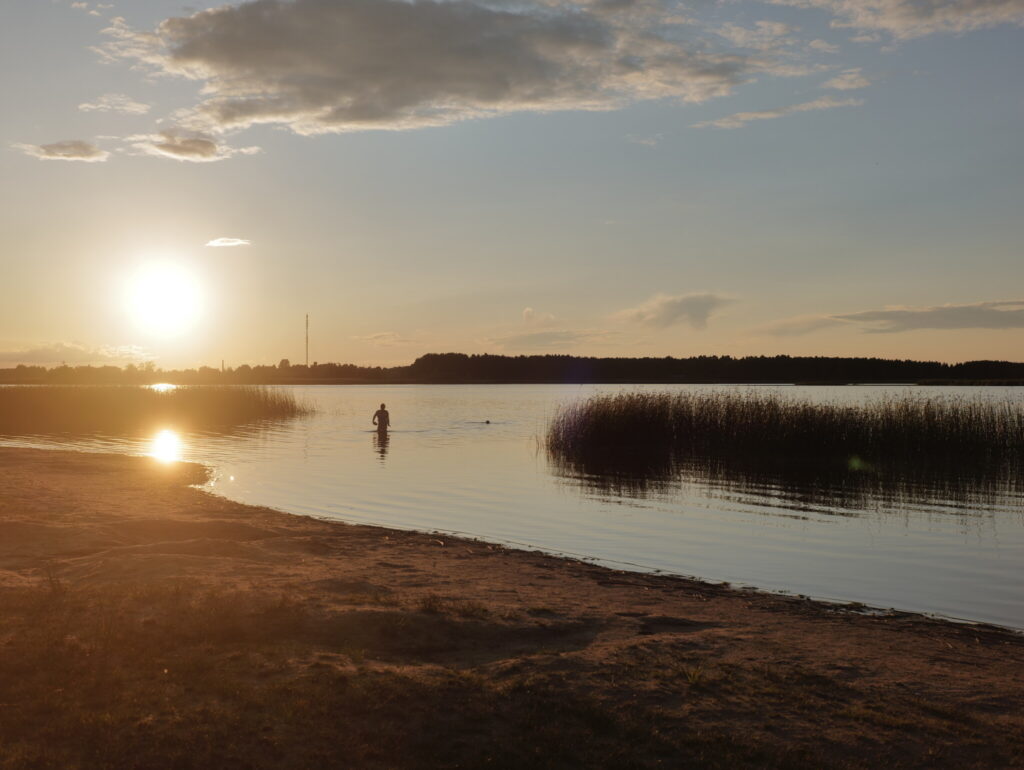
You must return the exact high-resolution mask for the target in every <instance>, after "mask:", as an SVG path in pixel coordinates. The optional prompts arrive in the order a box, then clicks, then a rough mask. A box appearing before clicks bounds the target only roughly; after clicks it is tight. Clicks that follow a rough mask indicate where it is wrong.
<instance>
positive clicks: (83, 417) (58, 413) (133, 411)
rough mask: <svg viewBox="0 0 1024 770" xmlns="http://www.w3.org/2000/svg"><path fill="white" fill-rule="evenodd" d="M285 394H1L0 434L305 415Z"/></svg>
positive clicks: (113, 390) (102, 389) (61, 390)
mask: <svg viewBox="0 0 1024 770" xmlns="http://www.w3.org/2000/svg"><path fill="white" fill-rule="evenodd" d="M310 411H311V409H310V407H308V406H306V405H304V404H300V403H299V402H298V401H296V399H295V397H294V396H293V395H292V394H291V393H288V392H287V391H282V390H275V389H272V388H266V387H262V386H255V385H254V386H197V387H179V388H173V389H170V390H166V391H160V390H156V389H152V388H145V387H135V386H109V387H108V386H67V387H62V386H19V387H10V388H0V433H4V434H8V435H23V434H40V433H70V434H86V433H108V434H132V435H148V434H149V433H151V432H153V431H154V430H158V429H160V428H163V427H167V426H173V427H174V428H175V429H176V430H180V431H202V430H223V429H230V428H236V427H240V426H243V425H249V424H253V423H258V422H263V421H268V420H281V419H287V418H290V417H297V416H301V415H304V414H308V413H309V412H310Z"/></svg>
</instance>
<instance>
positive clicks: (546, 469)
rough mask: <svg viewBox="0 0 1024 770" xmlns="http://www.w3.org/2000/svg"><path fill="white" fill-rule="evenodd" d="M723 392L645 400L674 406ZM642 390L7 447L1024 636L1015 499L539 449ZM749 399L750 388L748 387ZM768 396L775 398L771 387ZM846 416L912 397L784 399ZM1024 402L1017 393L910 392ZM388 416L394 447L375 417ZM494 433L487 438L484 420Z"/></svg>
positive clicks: (297, 509) (813, 391)
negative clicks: (600, 465) (46, 450)
mask: <svg viewBox="0 0 1024 770" xmlns="http://www.w3.org/2000/svg"><path fill="white" fill-rule="evenodd" d="M702 387H703V388H710V387H718V388H723V387H725V386H650V387H649V388H648V389H652V390H674V389H692V388H702ZM638 389H641V388H638V387H637V386H628V387H619V386H552V385H491V386H477V385H473V386H469V385H466V386H463V385H447V386H444V385H441V386H424V385H416V386H337V387H335V386H326V387H325V386H316V387H296V388H293V389H292V390H293V391H294V392H295V394H296V395H297V397H298V398H299V399H301V400H305V401H308V402H311V403H313V404H315V405H316V406H317V408H318V410H319V411H318V413H317V414H316V415H315V416H313V417H310V418H303V419H300V420H296V421H293V422H290V423H287V424H285V425H283V426H280V427H277V428H274V429H271V430H262V431H257V432H251V433H249V434H247V435H236V436H223V435H205V434H204V435H181V434H178V433H176V432H174V426H168V429H167V431H166V432H163V433H161V434H159V435H158V436H146V437H137V438H135V439H131V440H129V439H123V438H102V437H94V438H91V439H89V440H81V439H76V440H70V439H61V438H42V437H36V438H31V439H22V440H20V441H12V440H6V441H4V443H8V444H10V443H19V444H31V445H50V446H52V445H53V444H55V443H56V444H58V445H61V446H65V447H73V448H79V449H89V450H113V451H119V452H132V453H147V454H156V455H158V456H162V457H165V458H168V459H173V458H181V459H188V460H197V461H200V462H203V463H207V464H209V465H211V466H212V467H213V468H214V469H215V474H214V478H213V480H212V481H211V482H210V488H211V489H212V490H213V491H214V492H216V493H218V494H221V495H224V496H226V497H229V498H231V499H234V500H239V501H241V502H246V503H254V504H260V505H267V506H271V507H274V508H279V509H282V510H286V511H292V512H294V513H302V514H310V515H314V516H320V517H325V518H331V519H340V520H344V521H351V522H361V523H370V524H383V525H387V526H391V527H399V528H410V529H420V530H438V531H443V532H453V533H459V534H466V535H472V536H476V537H480V538H483V539H486V540H490V541H498V542H504V543H511V544H517V545H522V546H528V547H535V548H540V549H543V550H546V551H551V552H555V553H564V554H571V555H576V556H585V557H589V558H592V559H595V560H597V561H599V562H601V563H605V564H609V565H612V566H618V567H620V568H627V569H637V570H663V571H665V572H672V573H678V574H683V575H693V576H697V577H701V578H705V579H709V580H714V581H729V582H732V583H735V584H742V585H750V586H756V587H759V588H764V589H770V590H774V591H789V592H792V593H798V594H807V595H810V596H815V597H824V598H831V599H840V600H848V601H859V602H864V603H865V604H869V605H873V606H878V607H883V608H888V607H895V608H897V609H904V610H914V611H923V612H931V613H937V614H941V615H945V616H949V617H955V618H964V619H971V620H981V621H987V622H993V623H1000V624H1003V625H1009V626H1014V627H1018V628H1024V601H1022V597H1024V505H1022V502H1024V501H1022V498H1021V497H1020V495H1019V494H1010V493H1008V492H1005V493H1002V494H993V493H991V490H989V491H988V492H987V493H985V494H972V493H970V492H967V493H965V494H963V495H958V496H951V495H950V494H949V492H948V490H946V491H943V490H942V489H941V488H940V487H939V486H934V487H931V486H929V484H928V483H927V482H921V481H920V480H917V481H916V482H915V484H914V485H913V486H912V487H908V488H906V489H900V490H885V489H872V490H868V491H866V492H865V491H864V490H857V491H856V492H855V493H853V494H851V493H850V491H849V490H845V491H843V490H833V489H830V488H829V486H828V482H827V480H826V481H822V480H820V479H816V480H811V481H807V480H804V481H800V482H799V483H797V482H796V481H789V480H786V479H772V478H760V479H750V478H745V479H744V478H740V479H737V478H728V477H714V476H712V477H708V476H706V475H703V476H702V475H692V476H686V475H684V476H682V477H679V478H677V479H675V480H674V481H673V483H669V484H659V485H654V486H643V485H640V486H637V485H632V484H621V483H608V482H607V481H604V480H601V479H594V478H588V477H581V476H573V475H566V474H565V472H560V471H558V470H557V469H555V468H554V467H553V466H552V465H551V464H550V463H549V462H548V459H547V457H546V454H545V452H544V450H543V449H542V447H541V437H542V436H543V434H544V431H545V428H546V425H547V421H548V419H549V418H550V416H551V415H552V414H553V412H554V410H555V409H556V407H557V406H558V404H560V403H564V402H567V401H571V400H574V399H578V398H585V397H586V396H588V395H591V394H594V393H598V392H609V391H617V390H638ZM743 389H747V388H746V387H744V388H743ZM762 389H764V388H762ZM771 389H773V390H779V391H781V392H783V393H784V394H791V395H794V396H801V397H808V398H813V399H815V400H827V401H838V402H850V401H860V400H866V399H870V398H872V397H876V396H878V395H881V394H882V393H898V392H901V391H903V390H905V389H904V388H899V387H892V386H885V387H855V388H854V387H847V388H830V387H778V388H774V387H773V388H771ZM915 390H916V391H918V392H922V391H924V392H935V393H938V394H941V395H943V396H953V395H958V394H962V395H964V396H966V397H969V398H975V397H979V396H993V397H1000V398H1005V397H1007V396H1009V397H1011V398H1015V399H1019V398H1021V397H1022V396H1021V391H1020V390H1013V389H998V388H987V389H982V388H970V389H968V388H964V389H958V388H936V389H926V388H915ZM381 401H385V402H387V405H388V409H389V410H390V412H391V418H392V428H393V430H392V433H391V434H390V436H389V438H388V439H387V440H386V441H385V442H383V443H382V442H381V441H380V440H379V439H378V436H377V433H376V431H374V430H373V429H372V427H371V425H370V417H371V416H372V414H373V412H374V410H375V409H376V408H377V406H378V404H379V403H380V402H381ZM488 420H489V421H490V422H489V423H488V422H487V421H488Z"/></svg>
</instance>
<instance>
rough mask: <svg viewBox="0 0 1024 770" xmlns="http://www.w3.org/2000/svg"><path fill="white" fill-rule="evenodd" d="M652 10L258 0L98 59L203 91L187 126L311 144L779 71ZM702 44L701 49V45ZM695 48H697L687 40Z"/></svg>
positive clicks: (118, 29)
mask: <svg viewBox="0 0 1024 770" xmlns="http://www.w3.org/2000/svg"><path fill="white" fill-rule="evenodd" d="M655 8H657V6H656V5H655V4H647V3H630V2H624V3H613V2H591V3H589V4H585V3H584V4H573V3H568V2H565V3H564V4H560V3H559V0H545V1H544V2H530V0H526V2H522V3H514V4H513V3H505V4H502V3H497V4H483V3H482V2H472V1H471V0H449V1H448V2H430V1H429V0H409V1H407V0H347V1H346V2H344V3H339V2H329V1H328V0H290V1H286V0H252V1H251V2H244V3H240V4H236V5H223V6H220V7H217V8H213V9H210V10H206V11H201V12H198V13H195V14H193V15H191V16H186V17H175V18H169V19H166V20H165V21H163V22H162V23H161V24H159V25H158V27H157V28H156V30H155V31H153V32H144V31H139V30H135V29H132V28H131V27H129V26H128V25H127V23H126V22H125V21H124V20H123V19H121V18H117V19H114V20H113V22H112V24H111V26H110V27H108V28H107V29H106V30H105V32H106V34H107V36H108V41H107V43H106V44H105V45H103V46H100V47H99V49H98V51H99V52H100V53H101V54H102V55H103V56H104V57H106V58H107V59H110V60H122V61H129V62H132V63H134V64H135V65H139V66H143V67H148V68H151V69H153V70H155V71H156V72H157V73H158V74H163V75H174V76H179V77H183V78H187V79H190V80H194V81H197V82H199V83H201V84H202V93H203V94H204V98H203V100H202V101H201V102H200V103H199V104H198V105H196V107H195V108H194V109H192V110H191V112H190V113H189V114H188V115H186V116H180V117H181V119H180V120H179V123H180V124H181V125H185V126H187V127H188V128H190V129H193V130H196V131H205V132H208V133H219V132H224V131H230V130H235V129H242V128H246V127H249V126H252V125H255V124H259V123H272V124H279V125H283V126H286V127H288V128H290V129H291V130H292V131H294V132H296V133H299V134H320V133H337V132H345V131H358V130H366V129H395V130H398V129H409V128H416V127H421V126H437V125H445V124H450V123H453V122H456V121H459V120H464V119H468V118H480V117H486V116H495V115H500V114H505V113H510V112H516V111H532V112H546V111H553V110H570V109H573V110H578V109H582V110H607V109H615V108H618V107H621V106H624V105H626V104H628V103H630V102H634V101H639V100H649V99H661V98H672V99H676V100H679V101H684V102H700V101H704V100H706V99H709V98H711V97H715V96H721V95H725V94H728V93H731V92H732V90H733V89H734V88H735V87H736V86H737V85H739V84H741V83H744V82H747V81H748V80H750V79H751V77H752V76H753V75H754V74H756V73H758V72H763V71H769V70H771V68H772V66H773V65H772V64H771V63H770V62H767V61H762V60H759V59H757V58H753V57H750V56H746V55H738V54H735V53H729V52H720V51H715V50H712V49H711V47H710V46H709V44H708V41H706V40H697V39H690V38H689V37H687V36H684V35H680V34H678V33H673V32H671V31H667V30H666V29H665V28H662V26H660V25H659V24H658V23H657V22H658V19H659V18H660V17H661V16H662V15H664V14H663V13H661V12H659V11H657V10H654V9H655ZM694 37H695V36H694ZM684 38H685V39H684Z"/></svg>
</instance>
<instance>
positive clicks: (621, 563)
mask: <svg viewBox="0 0 1024 770" xmlns="http://www.w3.org/2000/svg"><path fill="white" fill-rule="evenodd" d="M8 449H10V450H18V451H20V450H27V451H30V452H35V451H43V452H67V453H70V454H88V455H111V456H117V457H129V458H145V459H150V458H152V455H151V454H149V453H148V452H143V451H139V452H137V453H131V454H130V453H125V452H120V451H114V450H113V449H110V448H106V447H103V448H92V449H90V448H86V447H67V446H66V445H61V444H55V445H52V446H51V445H47V444H45V443H42V444H39V445H31V444H26V445H24V446H19V445H16V444H2V443H0V452H3V451H5V450H8ZM174 462H176V463H178V464H182V465H195V466H198V467H200V468H202V469H203V472H204V474H205V475H204V478H203V480H202V481H201V482H200V483H197V484H195V485H193V486H194V488H195V489H197V490H200V491H202V492H204V493H206V494H209V495H211V496H213V497H216V498H218V499H222V500H225V501H227V502H230V503H234V504H237V505H241V506H246V507H254V508H265V509H267V510H272V511H275V512H277V513H281V514H284V515H287V516H296V517H299V518H307V519H311V520H314V521H319V522H324V523H327V524H331V523H336V524H342V525H346V526H354V527H370V528H377V529H382V530H388V531H394V532H401V533H412V534H422V535H425V536H430V537H437V536H443V537H447V538H455V539H458V540H461V541H466V542H469V543H476V544H478V545H483V546H488V545H493V546H498V547H501V548H507V549H510V550H514V551H522V552H524V553H542V554H545V555H547V556H550V557H552V558H556V559H565V560H567V561H574V562H580V563H582V564H589V565H592V566H596V567H602V568H605V569H609V570H613V571H622V572H628V573H634V574H638V575H651V576H654V577H665V578H677V579H680V580H685V581H690V582H694V583H699V584H701V585H707V586H714V587H722V588H732V589H734V590H738V591H743V592H756V593H758V594H766V595H768V596H774V597H778V598H788V599H793V600H798V601H806V600H810V601H812V602H815V603H817V604H821V605H824V606H827V607H835V608H837V610H838V611H849V612H855V613H859V614H864V615H874V616H892V617H910V616H914V617H919V618H921V619H924V620H933V621H938V622H944V623H954V624H957V625H967V626H977V627H979V628H991V629H995V630H1000V631H1005V632H1008V633H1012V634H1017V635H1019V636H1021V637H1022V638H1024V626H1015V625H1010V624H1007V623H999V622H996V621H992V620H983V619H978V618H968V617H960V616H956V615H949V614H944V613H942V612H937V611H934V612H933V611H929V610H922V609H911V608H901V607H896V606H885V605H883V604H875V603H872V602H870V601H861V600H860V599H856V598H841V597H836V596H825V595H819V594H807V593H800V592H797V591H794V590H790V589H787V588H771V587H765V586H761V585H754V584H752V583H746V582H743V581H736V580H718V579H714V578H705V577H701V576H700V575H692V574H686V573H682V572H673V571H671V570H668V569H665V568H661V567H654V566H651V565H646V564H641V563H639V562H631V561H625V560H617V559H611V558H602V557H598V556H589V555H587V554H581V553H574V552H571V551H559V550H555V549H548V548H546V547H545V546H544V545H542V544H536V543H527V542H523V541H516V540H503V539H496V538H489V537H488V536H487V535H483V534H477V533H473V532H465V531H458V530H445V529H432V530H426V529H416V528H413V527H402V526H399V525H389V524H381V523H367V522H363V521H359V520H356V519H352V520H350V519H345V518H341V517H338V516H328V515H317V514H315V513H304V512H298V511H289V510H286V509H284V508H273V507H271V506H265V505H261V504H258V503H246V502H242V501H239V500H234V499H232V498H230V497H228V496H227V495H224V494H221V493H220V492H219V491H218V490H217V489H216V488H215V485H214V484H213V483H212V482H213V481H215V474H216V473H217V467H216V466H215V465H213V464H207V463H205V462H202V461H200V460H176V461H174Z"/></svg>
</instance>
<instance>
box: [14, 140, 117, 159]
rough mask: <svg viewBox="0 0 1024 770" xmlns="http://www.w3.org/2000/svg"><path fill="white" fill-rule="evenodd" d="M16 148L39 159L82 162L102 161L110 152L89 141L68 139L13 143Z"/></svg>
mask: <svg viewBox="0 0 1024 770" xmlns="http://www.w3.org/2000/svg"><path fill="white" fill-rule="evenodd" d="M14 147H15V148H16V149H19V150H21V151H22V152H24V153H25V154H26V155H31V156H32V157H33V158H39V159H40V160H77V161H81V162H83V163H102V162H103V161H105V160H106V159H107V158H109V157H110V153H109V152H107V151H106V150H101V149H100V148H99V147H97V146H96V145H95V144H92V143H91V142H84V141H82V140H80V139H68V140H65V141H63V142H54V143H53V144H15V145H14Z"/></svg>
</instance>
